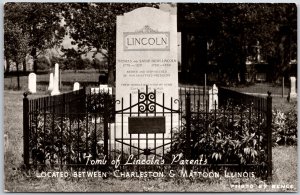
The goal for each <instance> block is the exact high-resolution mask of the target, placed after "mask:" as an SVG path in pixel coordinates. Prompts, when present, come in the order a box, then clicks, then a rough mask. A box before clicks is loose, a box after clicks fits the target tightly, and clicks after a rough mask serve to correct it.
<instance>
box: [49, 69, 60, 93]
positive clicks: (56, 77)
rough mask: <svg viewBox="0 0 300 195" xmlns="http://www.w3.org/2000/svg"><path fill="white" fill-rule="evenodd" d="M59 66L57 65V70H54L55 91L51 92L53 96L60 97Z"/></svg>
mask: <svg viewBox="0 0 300 195" xmlns="http://www.w3.org/2000/svg"><path fill="white" fill-rule="evenodd" d="M59 94H60V92H59V65H58V64H57V63H56V64H55V70H54V79H53V90H52V92H51V95H59Z"/></svg>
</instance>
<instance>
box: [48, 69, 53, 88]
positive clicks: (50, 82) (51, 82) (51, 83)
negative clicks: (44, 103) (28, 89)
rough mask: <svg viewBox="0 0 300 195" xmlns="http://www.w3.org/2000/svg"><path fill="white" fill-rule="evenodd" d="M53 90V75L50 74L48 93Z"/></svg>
mask: <svg viewBox="0 0 300 195" xmlns="http://www.w3.org/2000/svg"><path fill="white" fill-rule="evenodd" d="M52 90H53V73H50V78H49V87H48V91H52Z"/></svg>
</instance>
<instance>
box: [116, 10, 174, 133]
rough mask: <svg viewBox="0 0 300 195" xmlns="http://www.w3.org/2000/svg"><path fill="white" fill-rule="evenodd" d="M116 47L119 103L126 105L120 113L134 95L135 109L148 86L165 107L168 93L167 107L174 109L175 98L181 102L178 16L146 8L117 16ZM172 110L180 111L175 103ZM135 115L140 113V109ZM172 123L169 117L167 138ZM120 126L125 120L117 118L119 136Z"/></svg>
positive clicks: (124, 124)
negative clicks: (139, 97)
mask: <svg viewBox="0 0 300 195" xmlns="http://www.w3.org/2000/svg"><path fill="white" fill-rule="evenodd" d="M116 46H117V49H116V99H117V100H121V99H122V98H123V104H116V109H117V110H120V109H121V105H122V106H123V108H127V107H129V105H130V100H129V96H130V94H131V97H132V99H131V103H132V105H133V104H135V103H137V102H138V96H137V93H138V90H140V92H145V90H146V86H148V92H153V91H154V89H155V90H156V94H157V95H156V102H157V103H159V104H161V105H163V103H162V100H163V93H164V100H165V102H164V105H165V106H166V107H169V108H170V107H171V98H172V100H175V99H178V60H177V57H178V55H177V52H178V50H177V17H176V15H171V14H170V12H165V11H162V10H159V9H155V8H150V7H142V8H138V9H135V10H133V11H131V12H128V13H125V14H124V15H123V16H117V43H116ZM172 106H173V109H176V108H178V104H176V103H174V101H172ZM157 109H160V108H157ZM132 111H133V112H134V111H137V107H136V108H133V110H132ZM157 111H158V112H159V111H160V110H157ZM173 118H176V117H173ZM170 120H171V119H170V117H169V116H166V135H165V137H167V136H168V135H169V133H170V126H171V125H170ZM122 121H123V128H124V132H125V133H124V136H125V137H127V136H128V127H126V125H127V124H128V116H125V115H123V119H122ZM173 122H174V121H173ZM119 123H121V119H120V118H118V116H116V125H117V131H116V132H119V131H118V125H120V124H119ZM173 127H174V126H173ZM167 134H168V135H167ZM141 136H142V135H141ZM149 136H150V135H149Z"/></svg>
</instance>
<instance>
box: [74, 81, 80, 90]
mask: <svg viewBox="0 0 300 195" xmlns="http://www.w3.org/2000/svg"><path fill="white" fill-rule="evenodd" d="M79 88H80V84H79V83H78V82H75V83H74V85H73V91H78V90H79Z"/></svg>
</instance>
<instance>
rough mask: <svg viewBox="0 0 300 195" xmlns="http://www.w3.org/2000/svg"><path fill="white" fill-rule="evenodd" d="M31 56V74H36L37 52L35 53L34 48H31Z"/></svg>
mask: <svg viewBox="0 0 300 195" xmlns="http://www.w3.org/2000/svg"><path fill="white" fill-rule="evenodd" d="M31 56H32V58H33V72H34V73H37V51H36V48H32V51H31Z"/></svg>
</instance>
